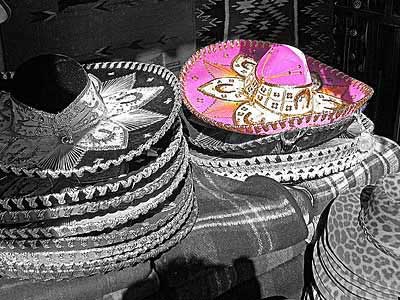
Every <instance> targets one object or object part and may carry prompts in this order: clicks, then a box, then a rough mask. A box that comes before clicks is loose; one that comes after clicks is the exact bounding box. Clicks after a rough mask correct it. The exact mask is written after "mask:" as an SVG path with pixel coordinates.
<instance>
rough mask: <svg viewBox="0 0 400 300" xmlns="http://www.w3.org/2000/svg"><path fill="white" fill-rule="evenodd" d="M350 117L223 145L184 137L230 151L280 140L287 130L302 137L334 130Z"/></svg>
mask: <svg viewBox="0 0 400 300" xmlns="http://www.w3.org/2000/svg"><path fill="white" fill-rule="evenodd" d="M350 118H354V117H353V116H349V117H346V118H343V119H341V120H339V121H338V122H335V123H331V124H326V125H322V126H310V127H305V128H297V129H293V130H288V131H285V132H281V133H277V134H273V135H268V136H263V137H260V138H259V139H256V140H253V141H248V142H245V143H241V144H227V143H224V145H220V146H215V145H206V144H203V143H201V142H198V141H196V140H195V139H193V138H192V137H190V136H187V135H185V138H186V139H187V140H188V141H189V142H190V143H191V144H192V145H194V146H196V147H199V148H202V149H204V150H208V151H213V152H231V151H241V150H250V149H252V148H255V147H258V146H263V145H265V144H267V143H271V142H276V141H280V140H282V135H283V134H286V133H289V132H298V134H299V135H301V137H302V136H303V135H302V134H303V132H305V133H304V134H307V133H308V132H309V133H312V134H314V133H315V132H322V131H330V130H334V129H336V128H337V127H341V126H344V123H346V122H347V121H349V120H348V119H350ZM353 122H354V120H353ZM332 127H333V128H332ZM203 134H204V133H203ZM301 137H300V139H301Z"/></svg>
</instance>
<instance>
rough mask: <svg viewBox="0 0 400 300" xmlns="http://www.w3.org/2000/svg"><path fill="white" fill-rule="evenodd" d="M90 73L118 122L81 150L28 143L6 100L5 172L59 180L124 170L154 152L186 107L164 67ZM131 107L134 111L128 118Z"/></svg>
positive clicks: (101, 66) (130, 65)
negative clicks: (16, 126) (16, 128)
mask: <svg viewBox="0 0 400 300" xmlns="http://www.w3.org/2000/svg"><path fill="white" fill-rule="evenodd" d="M85 68H86V70H87V72H88V73H90V74H92V75H94V76H95V77H96V78H98V79H99V80H100V82H97V81H96V80H94V81H92V84H93V85H94V87H95V88H96V89H99V93H100V94H101V96H102V98H103V99H105V100H104V102H105V106H106V108H107V110H108V112H112V116H111V115H110V117H106V118H105V119H102V120H101V122H99V123H98V124H97V125H95V127H93V128H91V129H90V130H89V131H88V132H87V133H86V134H85V135H84V136H83V137H82V138H81V139H80V140H79V142H77V144H73V145H72V146H68V147H66V146H62V145H60V144H58V143H59V141H58V139H57V138H54V137H45V138H43V137H38V138H26V137H24V136H20V135H18V134H17V133H14V132H13V131H12V130H11V112H10V111H9V112H7V110H10V109H11V105H10V103H9V102H10V100H9V98H7V97H6V96H4V95H3V97H2V98H1V99H0V106H1V107H2V113H3V115H2V117H3V118H4V119H5V120H6V121H5V122H3V123H2V126H1V128H0V131H1V133H2V136H1V140H0V146H1V147H2V152H1V153H2V156H1V157H0V170H1V171H3V172H13V173H15V174H17V175H25V176H39V177H43V178H45V177H48V176H51V177H53V178H57V177H59V176H61V175H63V176H65V177H70V176H72V175H73V174H74V175H77V176H78V177H81V176H83V175H84V173H85V172H89V173H95V172H97V171H99V170H107V169H110V168H113V167H118V166H121V165H123V164H124V163H126V162H128V161H130V160H132V159H133V158H134V157H137V156H139V155H141V154H142V153H143V152H144V151H146V150H148V149H150V147H151V146H152V145H154V144H155V143H157V141H158V140H159V139H160V138H161V137H162V136H164V135H165V133H166V132H167V131H168V130H169V128H170V127H171V126H172V124H173V123H174V121H175V119H176V117H177V115H178V112H179V109H180V106H181V102H180V96H179V95H180V93H179V88H178V81H177V79H176V77H175V76H174V74H173V73H172V72H170V71H168V70H167V69H165V68H164V67H161V66H157V65H153V64H145V63H136V62H113V63H97V64H91V65H87V66H85ZM91 78H93V77H91ZM121 95H123V96H121ZM116 97H117V98H118V97H122V100H121V99H120V98H118V101H116V100H115V98H116ZM124 99H125V100H124ZM132 101H133V102H132ZM125 102H126V103H125ZM128 102H129V105H131V106H132V108H129V109H130V110H129V111H128V112H125V111H124V109H126V107H125V105H128V104H127V103H128ZM118 105H119V106H121V107H120V108H119V106H118ZM120 111H121V112H120ZM7 116H8V117H7ZM7 124H9V125H8V126H7ZM117 136H118V138H117ZM94 137H95V138H94ZM29 151H30V152H29ZM28 152H29V153H28ZM17 153H18V155H17Z"/></svg>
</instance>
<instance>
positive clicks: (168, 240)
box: [0, 194, 198, 281]
mask: <svg viewBox="0 0 400 300" xmlns="http://www.w3.org/2000/svg"><path fill="white" fill-rule="evenodd" d="M191 203H192V205H191V206H190V208H189V209H188V210H187V214H186V215H185V217H183V218H180V219H179V220H180V223H181V224H183V225H181V227H180V228H177V229H176V230H175V231H171V230H166V235H162V234H160V231H158V232H155V233H153V234H151V235H149V236H148V237H147V240H146V242H148V243H146V246H144V247H141V248H137V249H135V250H134V252H128V253H126V254H125V255H123V256H117V257H111V258H105V259H102V260H98V261H95V263H94V264H93V265H89V264H87V263H85V262H84V263H83V264H81V265H79V266H78V265H76V264H73V265H71V266H68V267H66V266H65V265H60V264H57V265H52V266H45V265H37V266H32V265H26V264H25V265H24V264H22V265H21V264H19V265H18V264H14V265H4V267H3V268H2V269H0V274H2V275H4V276H7V277H11V278H20V279H29V280H35V281H47V280H62V279H69V278H75V277H86V276H91V275H95V274H99V273H107V272H110V271H116V270H120V269H123V268H126V267H131V266H134V265H136V264H138V263H141V262H144V261H147V260H149V259H151V258H153V257H156V256H158V255H160V254H161V253H163V252H165V251H167V250H169V249H170V248H171V247H173V246H175V245H176V244H177V243H178V242H180V241H181V240H182V239H183V238H184V237H185V236H186V235H187V234H188V233H189V232H190V231H191V230H192V227H193V225H194V223H195V221H196V218H197V214H198V205H197V202H196V199H195V196H194V194H192V196H191ZM187 216H188V217H187ZM143 242H144V241H143ZM131 250H132V249H131V248H130V249H128V251H131Z"/></svg>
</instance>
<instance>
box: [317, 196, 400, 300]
mask: <svg viewBox="0 0 400 300" xmlns="http://www.w3.org/2000/svg"><path fill="white" fill-rule="evenodd" d="M360 193H361V188H356V189H352V190H349V191H347V192H345V193H343V194H342V195H341V196H340V197H338V198H337V199H336V200H335V202H334V203H333V204H332V206H331V209H330V212H329V217H328V221H327V226H326V228H325V232H324V233H323V235H322V236H321V237H320V239H319V240H318V242H317V243H316V245H315V247H314V255H313V275H314V276H313V277H314V280H315V283H316V287H317V288H318V290H319V292H320V295H319V297H317V298H320V299H335V300H336V299H346V300H347V299H371V300H372V299H382V300H383V299H398V297H400V261H399V260H396V259H395V258H393V257H391V256H388V255H386V254H384V253H383V252H381V251H379V250H378V249H377V248H376V247H375V245H374V244H373V243H371V242H370V241H368V240H367V239H366V238H365V236H364V232H363V230H362V229H361V227H360V224H359V222H358V214H359V212H360Z"/></svg>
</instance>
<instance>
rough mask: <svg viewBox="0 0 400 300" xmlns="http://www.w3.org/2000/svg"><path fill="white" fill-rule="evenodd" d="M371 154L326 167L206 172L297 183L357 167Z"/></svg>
mask: <svg viewBox="0 0 400 300" xmlns="http://www.w3.org/2000/svg"><path fill="white" fill-rule="evenodd" d="M372 152H373V150H372V149H371V150H370V151H369V152H365V153H360V152H356V153H354V154H352V155H351V156H350V157H343V158H340V159H337V160H333V161H331V162H329V165H327V164H326V162H323V163H321V164H319V165H312V166H308V167H301V168H291V169H288V170H284V169H281V170H268V169H265V168H257V167H255V168H251V167H247V171H244V170H237V169H236V168H225V170H226V171H225V172H223V171H221V170H218V169H214V168H213V169H211V168H210V169H207V170H210V171H211V172H213V173H214V174H217V175H219V176H224V177H229V178H232V179H236V180H240V181H244V180H246V178H248V177H249V176H252V175H260V176H266V177H270V178H272V179H274V180H276V181H278V182H297V181H305V180H313V179H318V178H322V177H325V176H329V175H332V174H334V173H338V172H342V171H344V170H347V169H349V168H351V167H353V166H355V165H357V164H358V163H360V162H361V161H363V160H364V159H366V158H367V157H368V156H369V155H371V154H372ZM339 163H340V164H339ZM250 173H251V174H250Z"/></svg>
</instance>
